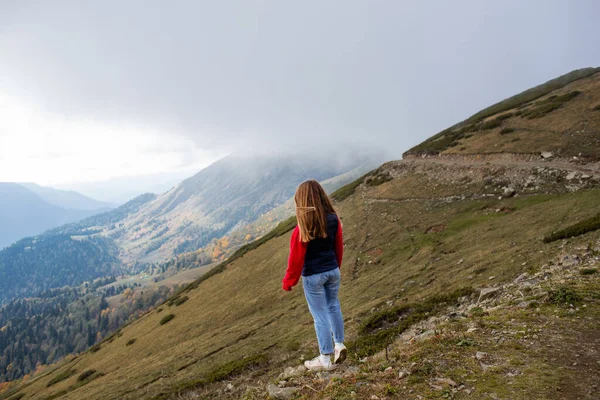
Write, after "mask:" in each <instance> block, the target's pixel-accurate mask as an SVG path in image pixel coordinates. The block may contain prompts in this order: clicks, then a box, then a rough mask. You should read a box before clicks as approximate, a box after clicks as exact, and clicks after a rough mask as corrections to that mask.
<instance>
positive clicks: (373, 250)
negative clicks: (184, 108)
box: [0, 73, 600, 400]
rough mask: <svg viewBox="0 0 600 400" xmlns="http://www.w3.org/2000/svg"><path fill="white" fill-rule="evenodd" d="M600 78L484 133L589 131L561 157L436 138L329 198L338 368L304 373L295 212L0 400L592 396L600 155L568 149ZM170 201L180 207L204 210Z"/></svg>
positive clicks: (489, 138) (306, 332)
mask: <svg viewBox="0 0 600 400" xmlns="http://www.w3.org/2000/svg"><path fill="white" fill-rule="evenodd" d="M599 81H600V74H598V73H595V74H592V75H588V76H583V77H581V78H580V79H577V80H573V81H571V82H567V83H565V84H564V85H563V86H559V87H556V88H554V89H553V90H552V91H550V92H549V93H546V94H545V95H543V96H541V97H538V98H537V99H535V100H531V99H529V98H527V99H525V100H524V101H525V103H524V104H526V105H525V106H523V107H522V108H521V109H522V110H526V111H522V112H521V115H523V112H526V113H527V115H532V114H530V113H533V115H536V116H535V118H532V119H531V120H529V119H528V117H527V116H525V117H524V118H523V117H521V116H520V115H513V116H512V117H510V118H500V119H499V120H498V117H500V116H503V115H504V113H506V112H507V110H506V109H505V108H504V107H501V108H500V109H499V110H498V111H496V112H495V113H492V114H491V115H489V116H487V117H485V118H484V120H483V121H481V122H477V124H479V123H483V124H485V123H487V122H488V121H498V122H499V123H500V124H505V123H507V122H505V121H507V120H509V121H511V118H514V119H515V121H518V122H521V121H520V119H526V120H527V121H524V123H527V124H529V123H531V124H533V123H539V124H540V126H541V127H546V126H549V122H548V121H549V120H553V121H554V123H555V124H558V125H557V126H565V127H569V126H570V127H572V126H573V124H577V123H579V124H580V125H581V126H583V125H585V132H583V133H581V135H579V134H576V133H575V132H571V131H570V130H569V129H568V128H565V129H566V131H559V132H557V133H556V135H555V136H553V137H554V138H555V139H556V140H557V141H558V142H560V143H561V147H558V146H557V147H549V146H553V145H554V144H553V143H554V142H548V141H539V140H538V141H537V143H536V142H535V141H531V142H527V143H528V144H527V146H523V147H522V148H521V150H522V151H519V152H513V151H512V150H511V151H498V152H493V154H490V152H487V151H483V152H481V153H469V154H462V155H461V156H460V157H459V156H456V155H454V154H446V153H445V151H446V150H448V149H451V148H454V147H458V148H459V149H460V147H468V146H471V147H470V148H471V149H476V148H479V147H475V144H476V143H479V142H478V140H483V139H485V141H486V145H485V146H482V147H481V148H485V149H491V148H497V147H500V148H503V147H502V146H501V145H502V144H503V143H504V141H505V135H508V134H509V133H505V134H500V132H499V130H498V128H499V126H496V127H495V128H490V129H489V130H493V131H492V132H488V129H483V127H481V129H479V130H476V131H474V132H469V133H468V134H466V135H465V136H463V137H461V138H458V139H456V140H457V141H458V142H459V143H458V145H453V146H445V147H444V146H440V145H438V144H436V141H437V140H438V139H440V138H441V140H446V139H444V138H445V135H446V134H447V133H445V134H443V135H440V136H438V137H437V138H438V139H433V140H428V141H426V142H424V143H423V144H421V145H420V146H417V148H415V149H413V150H411V151H409V154H407V157H406V159H405V160H402V161H393V162H389V163H386V164H384V165H382V166H381V167H379V168H378V169H376V170H375V171H373V172H371V173H369V174H367V175H365V176H363V177H361V178H359V179H358V180H356V181H355V182H352V183H350V184H348V185H346V186H344V187H342V188H340V189H339V190H337V191H336V192H335V193H334V195H333V198H334V200H335V202H336V207H337V209H338V212H339V215H340V216H341V219H342V223H343V224H344V233H345V244H346V248H345V256H344V263H343V265H342V268H341V270H342V275H343V278H342V287H341V290H340V299H341V303H342V310H343V312H344V317H345V323H346V332H347V345H348V348H349V352H350V358H349V360H347V364H346V366H344V367H341V368H340V369H339V370H338V371H337V372H336V371H333V372H331V373H321V374H319V375H318V376H317V375H315V374H311V373H303V372H301V371H299V370H298V369H296V368H295V367H296V365H298V363H299V362H300V361H299V360H303V359H306V358H308V357H312V356H314V355H316V352H317V345H316V340H315V338H314V328H313V323H312V319H311V317H310V315H309V313H308V310H307V307H306V304H305V300H304V298H303V293H302V289H301V288H300V287H296V288H294V290H293V291H292V292H291V293H287V292H283V291H282V290H281V278H282V276H283V274H284V271H285V265H286V260H287V256H288V247H289V238H290V231H291V229H292V228H293V227H294V224H295V221H294V219H293V218H291V219H289V220H287V221H285V222H283V223H282V224H280V225H279V226H278V227H277V228H276V229H275V230H273V231H272V232H271V233H269V234H267V235H265V236H264V237H262V238H260V239H258V240H257V241H255V242H253V243H250V244H248V245H246V246H244V247H242V248H240V249H239V250H238V251H237V252H236V253H234V254H233V255H232V256H231V257H230V258H229V259H228V260H227V261H225V262H223V263H222V264H220V265H219V266H217V267H215V268H214V269H213V270H212V271H211V272H210V273H208V274H206V275H204V276H203V277H202V278H200V279H198V280H197V281H196V282H194V283H193V284H191V285H189V286H188V287H187V288H185V289H184V290H182V291H181V292H180V293H178V294H176V295H175V296H173V297H172V298H171V299H169V300H168V301H167V302H165V303H164V304H162V305H161V306H159V307H157V308H156V309H154V310H152V311H150V312H148V313H147V314H145V315H144V316H143V317H141V318H139V319H137V320H136V321H134V322H132V323H131V324H129V325H126V326H124V327H123V328H122V329H120V330H119V331H118V332H116V333H115V334H114V335H112V336H110V337H108V338H106V339H105V340H103V341H102V342H100V343H97V344H96V345H95V346H94V347H92V348H91V349H90V351H88V352H86V353H84V354H80V355H77V356H73V357H70V358H68V359H66V360H64V361H63V362H61V363H58V364H56V365H54V366H52V367H50V368H48V369H47V370H43V371H41V372H40V373H38V374H35V375H34V376H33V377H29V379H27V380H23V381H22V382H18V383H16V384H15V385H14V386H12V387H10V388H8V390H7V391H5V392H4V393H3V394H0V399H2V400H4V399H20V398H37V399H41V398H46V399H49V398H57V397H59V396H60V397H61V398H64V399H79V398H86V399H117V398H118V399H138V398H152V399H171V398H173V399H175V398H215V397H216V398H266V397H267V396H271V397H273V398H290V397H291V396H296V397H298V398H307V399H322V398H340V399H345V398H372V396H377V397H378V398H477V399H483V398H510V399H529V398H543V399H554V398H566V399H576V398H586V397H587V398H595V397H597V396H596V390H597V388H596V386H594V385H596V384H597V377H598V370H597V363H596V360H597V355H598V354H600V333H599V332H598V329H597V326H596V325H597V321H598V318H599V317H600V301H599V298H598V293H599V292H600V274H599V273H598V266H599V264H600V258H599V257H598V254H599V252H600V232H599V230H600V222H599V221H598V215H600V202H599V201H598V198H600V163H599V162H598V161H597V158H598V157H599V156H600V154H599V153H596V152H595V151H597V150H594V149H595V147H592V149H591V150H590V151H588V152H587V153H586V154H585V156H579V155H577V156H575V157H577V158H576V159H575V158H573V156H570V157H568V158H567V157H559V156H557V154H559V151H560V154H562V155H571V154H574V153H575V152H578V151H579V150H580V149H581V147H580V145H581V143H585V142H586V141H587V140H590V139H589V137H592V138H595V139H600V112H599V111H597V110H598V109H600V107H597V105H598V104H599V103H600V101H599V100H600V86H599V85H598V84H597V82H599ZM574 90H577V91H579V92H580V93H579V94H577V95H575V96H574V95H569V96H568V97H569V98H570V99H569V100H568V101H563V100H560V101H561V102H562V103H561V105H560V106H556V104H554V102H555V101H556V100H555V99H559V98H562V99H565V97H561V96H564V95H566V94H568V93H571V92H572V91H574ZM553 96H556V97H553ZM519 106H521V104H517V105H514V106H511V108H510V109H511V110H515V109H516V108H518V107H519ZM515 107H516V108H515ZM551 108H552V110H550V109H551ZM542 110H543V112H542ZM566 111H570V112H569V113H566ZM514 112H515V113H516V111H514ZM538 113H541V115H539V116H537V115H538ZM560 115H562V116H563V117H565V118H567V119H568V121H567V122H565V124H564V125H560V124H561V121H560V119H558V117H557V116H560ZM577 121H579V122H577ZM498 122H494V124H497V123H498ZM512 122H514V121H511V123H512ZM515 126H517V125H515ZM533 126H534V125H528V128H527V129H529V130H527V131H525V130H524V128H519V129H521V130H522V131H523V132H522V133H519V135H521V136H520V137H521V138H522V139H521V140H523V141H524V142H526V139H524V137H525V136H524V135H526V132H530V133H531V134H532V135H537V134H538V133H539V132H542V131H544V129H541V128H540V129H535V128H534V127H533ZM500 129H502V128H500ZM579 130H581V129H579ZM448 132H454V128H453V129H451V130H449V131H448ZM511 133H512V132H511ZM542 133H543V132H542ZM543 134H544V135H545V134H546V133H543ZM469 135H472V136H469ZM548 135H550V134H548ZM467 136H468V137H467ZM582 137H583V139H582ZM592 140H593V139H592ZM463 144H464V146H463ZM479 144H481V143H479ZM442 147H443V148H442ZM508 149H509V150H510V149H511V148H508ZM515 149H517V148H515ZM542 152H543V153H544V154H543V155H542ZM515 153H516V154H515ZM548 153H552V154H551V155H550V154H548ZM432 154H435V155H436V156H435V157H432V156H430V155H432ZM577 154H579V153H577ZM225 178H226V177H221V179H225ZM192 183H193V181H191V182H189V183H188V184H192ZM187 187H188V186H185V188H187ZM175 193H177V195H173V197H169V198H170V199H171V201H172V202H173V203H175V204H174V208H172V210H174V209H177V207H178V206H179V205H180V204H183V203H182V202H179V203H178V202H177V199H185V200H182V201H184V202H185V201H188V200H189V199H192V198H193V196H186V191H185V189H182V190H179V191H175ZM220 198H221V199H222V202H221V203H218V204H228V203H227V201H226V199H227V198H226V197H220ZM163 200H164V198H163ZM166 204H171V203H169V202H167V203H166ZM247 207H250V208H251V205H250V204H248V205H247ZM258 207H260V205H259V206H258ZM167 208H168V207H167ZM238 210H243V208H238ZM242 215H243V214H242ZM576 355H579V357H576ZM286 367H288V368H286ZM290 367H294V368H290ZM280 373H281V374H280ZM284 395H285V397H283V396H284Z"/></svg>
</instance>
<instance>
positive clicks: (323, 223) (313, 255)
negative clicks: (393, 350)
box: [283, 180, 347, 371]
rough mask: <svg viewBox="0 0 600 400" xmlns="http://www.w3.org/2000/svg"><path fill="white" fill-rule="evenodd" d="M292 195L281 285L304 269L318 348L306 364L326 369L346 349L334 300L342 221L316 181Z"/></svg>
mask: <svg viewBox="0 0 600 400" xmlns="http://www.w3.org/2000/svg"><path fill="white" fill-rule="evenodd" d="M294 200H295V202H296V219H297V220H298V225H297V226H296V228H295V229H294V232H293V233H292V240H291V242H290V257H289V260H288V267H287V271H286V274H285V278H283V290H287V291H290V290H292V287H293V286H295V285H296V284H297V283H298V281H299V280H300V275H302V286H303V287H304V295H305V296H306V302H307V303H308V309H309V310H310V313H311V314H312V316H313V319H314V321H315V331H316V332H317V340H318V342H319V350H320V351H321V354H320V355H319V356H317V357H315V358H314V359H312V360H310V361H306V362H305V363H304V365H305V366H306V368H308V369H309V370H313V371H320V370H330V369H331V368H332V367H333V365H332V362H331V354H333V356H334V358H333V363H334V364H339V363H341V362H343V361H344V360H345V359H346V353H347V350H346V346H344V343H343V342H344V319H343V318H342V311H341V309H340V301H339V300H338V290H339V288H340V267H341V265H342V256H343V254H344V239H343V236H342V224H341V222H340V219H339V218H338V216H337V214H336V212H335V209H334V208H333V204H332V202H331V200H330V199H329V196H327V193H325V190H323V187H322V186H321V185H320V184H319V183H318V182H317V181H314V180H309V181H306V182H303V183H301V184H300V186H298V189H297V190H296V195H295V196H294ZM332 334H333V341H334V342H335V345H334V343H332V340H331V337H332Z"/></svg>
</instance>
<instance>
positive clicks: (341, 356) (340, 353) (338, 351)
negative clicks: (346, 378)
mask: <svg viewBox="0 0 600 400" xmlns="http://www.w3.org/2000/svg"><path fill="white" fill-rule="evenodd" d="M347 356H348V350H347V349H346V346H344V344H343V343H336V344H335V352H334V356H333V362H334V363H335V364H341V363H343V362H344V360H345V359H346V357H347Z"/></svg>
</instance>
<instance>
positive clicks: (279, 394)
mask: <svg viewBox="0 0 600 400" xmlns="http://www.w3.org/2000/svg"><path fill="white" fill-rule="evenodd" d="M297 391H298V388H295V387H286V388H281V387H279V386H276V385H273V384H272V383H269V384H268V385H267V392H268V393H269V396H271V397H272V398H274V399H277V400H289V399H291V398H292V397H293V396H294V395H295V394H296V392H297Z"/></svg>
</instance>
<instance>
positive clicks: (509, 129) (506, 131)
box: [500, 127, 515, 135]
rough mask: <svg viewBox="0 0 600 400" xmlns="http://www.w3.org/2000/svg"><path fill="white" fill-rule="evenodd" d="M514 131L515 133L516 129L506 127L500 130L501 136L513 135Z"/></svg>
mask: <svg viewBox="0 0 600 400" xmlns="http://www.w3.org/2000/svg"><path fill="white" fill-rule="evenodd" d="M514 131H515V128H509V127H506V128H502V129H501V130H500V134H501V135H506V134H507V133H511V132H514Z"/></svg>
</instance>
